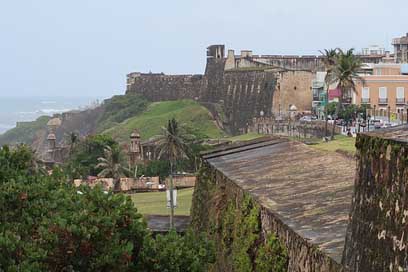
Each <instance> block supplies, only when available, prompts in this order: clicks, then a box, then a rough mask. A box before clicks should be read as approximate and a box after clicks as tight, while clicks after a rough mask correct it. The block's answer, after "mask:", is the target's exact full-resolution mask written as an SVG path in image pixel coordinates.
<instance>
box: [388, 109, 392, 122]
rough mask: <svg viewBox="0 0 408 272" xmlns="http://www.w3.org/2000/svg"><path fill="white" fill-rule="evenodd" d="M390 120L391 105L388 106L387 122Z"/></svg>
mask: <svg viewBox="0 0 408 272" xmlns="http://www.w3.org/2000/svg"><path fill="white" fill-rule="evenodd" d="M390 122H391V106H388V123H390Z"/></svg>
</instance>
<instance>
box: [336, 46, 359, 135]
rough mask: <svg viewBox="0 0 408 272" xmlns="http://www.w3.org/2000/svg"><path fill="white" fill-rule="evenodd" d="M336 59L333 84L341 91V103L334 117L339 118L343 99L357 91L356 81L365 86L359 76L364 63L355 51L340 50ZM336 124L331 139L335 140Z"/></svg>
mask: <svg viewBox="0 0 408 272" xmlns="http://www.w3.org/2000/svg"><path fill="white" fill-rule="evenodd" d="M338 51H339V52H338V54H337V57H336V65H335V66H334V68H333V77H332V79H331V80H332V82H336V83H337V88H338V89H339V90H340V97H339V103H338V104H337V107H336V111H335V113H334V116H335V118H334V119H336V117H337V116H338V114H339V112H340V110H341V108H342V105H343V97H344V96H345V95H346V94H347V92H355V91H356V81H361V82H363V84H364V80H363V78H362V77H361V76H360V75H359V74H358V73H359V72H360V71H361V66H362V62H361V60H360V59H359V58H357V57H356V56H355V55H354V49H349V50H347V51H346V52H344V51H342V50H340V49H339V50H338ZM335 126H336V123H335V122H334V123H333V127H332V133H331V138H332V139H334V128H335Z"/></svg>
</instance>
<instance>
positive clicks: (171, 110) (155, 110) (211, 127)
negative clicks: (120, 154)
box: [104, 100, 225, 142]
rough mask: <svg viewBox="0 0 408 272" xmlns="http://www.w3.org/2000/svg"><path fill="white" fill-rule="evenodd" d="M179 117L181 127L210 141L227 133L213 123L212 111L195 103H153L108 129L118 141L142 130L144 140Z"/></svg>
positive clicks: (109, 133)
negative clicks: (135, 131)
mask: <svg viewBox="0 0 408 272" xmlns="http://www.w3.org/2000/svg"><path fill="white" fill-rule="evenodd" d="M173 117H174V118H176V119H177V121H178V122H179V123H181V124H186V125H187V126H190V127H194V128H196V129H197V132H198V133H199V134H203V135H206V136H207V137H209V138H221V137H223V136H224V135H225V134H224V132H223V131H222V130H221V129H219V128H218V127H217V126H216V124H215V122H214V121H213V120H212V118H211V115H210V113H209V111H208V110H207V109H206V108H205V107H203V106H201V105H200V104H199V103H197V102H195V101H193V100H178V101H163V102H155V103H151V104H150V105H149V106H148V108H147V110H146V111H144V112H143V113H141V114H139V115H137V116H135V117H132V118H129V119H127V120H125V121H124V122H122V123H120V124H118V125H116V126H114V127H112V128H110V129H108V130H105V131H104V133H105V134H108V135H110V136H112V137H113V138H115V139H116V140H118V141H119V142H126V141H128V138H129V135H130V134H131V133H132V131H133V130H135V129H137V130H139V132H140V134H141V137H142V140H146V139H149V138H150V137H152V136H155V135H158V134H160V133H161V127H164V126H166V125H167V121H168V120H169V119H171V118H173Z"/></svg>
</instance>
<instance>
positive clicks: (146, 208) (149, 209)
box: [131, 188, 194, 215]
mask: <svg viewBox="0 0 408 272" xmlns="http://www.w3.org/2000/svg"><path fill="white" fill-rule="evenodd" d="M193 191H194V188H189V189H183V190H178V192H177V208H176V209H175V215H190V207H191V200H192V198H193ZM131 197H132V200H133V203H135V206H136V208H137V210H138V211H139V212H140V213H141V214H163V215H167V214H169V213H170V209H167V208H166V192H151V193H136V194H132V195H131Z"/></svg>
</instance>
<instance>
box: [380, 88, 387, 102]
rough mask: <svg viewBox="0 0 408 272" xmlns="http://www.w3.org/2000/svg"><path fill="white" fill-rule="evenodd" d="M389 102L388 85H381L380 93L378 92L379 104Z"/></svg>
mask: <svg viewBox="0 0 408 272" xmlns="http://www.w3.org/2000/svg"><path fill="white" fill-rule="evenodd" d="M387 103H388V96H387V87H380V88H379V94H378V104H387Z"/></svg>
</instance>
